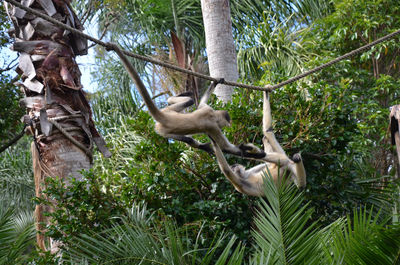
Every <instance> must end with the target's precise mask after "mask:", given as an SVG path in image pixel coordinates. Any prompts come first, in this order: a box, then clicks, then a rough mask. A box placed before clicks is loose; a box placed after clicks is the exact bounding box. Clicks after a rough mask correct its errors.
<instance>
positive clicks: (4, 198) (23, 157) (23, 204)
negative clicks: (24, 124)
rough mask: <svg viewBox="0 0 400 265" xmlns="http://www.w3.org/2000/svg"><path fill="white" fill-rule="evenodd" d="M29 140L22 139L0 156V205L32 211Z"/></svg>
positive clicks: (32, 195) (32, 190)
mask: <svg viewBox="0 0 400 265" xmlns="http://www.w3.org/2000/svg"><path fill="white" fill-rule="evenodd" d="M29 145H30V139H28V138H27V137H24V138H22V139H21V140H20V141H19V142H18V143H17V144H16V145H15V146H12V147H10V148H9V149H7V150H6V151H4V152H3V153H2V154H0V205H2V207H6V208H8V207H10V206H14V208H15V209H19V210H33V206H34V203H33V201H32V198H34V196H35V189H34V187H35V186H34V183H33V172H32V161H31V155H30V152H29Z"/></svg>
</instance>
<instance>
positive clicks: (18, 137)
mask: <svg viewBox="0 0 400 265" xmlns="http://www.w3.org/2000/svg"><path fill="white" fill-rule="evenodd" d="M25 127H26V125H24V128H22V130H21V132H20V133H19V134H17V135H16V136H15V137H14V138H13V139H11V141H9V142H8V143H6V144H5V145H3V146H2V147H1V148H0V153H2V152H3V151H4V150H6V149H7V148H9V147H10V146H12V145H13V144H15V143H16V142H18V140H19V139H21V138H22V136H24V134H25Z"/></svg>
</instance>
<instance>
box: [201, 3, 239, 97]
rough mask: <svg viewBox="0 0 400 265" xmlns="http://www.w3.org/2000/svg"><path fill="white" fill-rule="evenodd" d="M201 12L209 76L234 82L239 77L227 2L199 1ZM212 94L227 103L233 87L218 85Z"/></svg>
mask: <svg viewBox="0 0 400 265" xmlns="http://www.w3.org/2000/svg"><path fill="white" fill-rule="evenodd" d="M201 10H202V13H203V21H204V31H205V35H206V47H207V57H208V65H209V69H210V75H211V76H212V77H215V78H225V79H226V80H229V81H236V80H237V79H238V78H239V75H238V71H237V61H236V60H237V58H236V49H235V44H234V42H233V35H232V21H231V12H230V8H229V0H201ZM214 93H215V95H217V97H218V98H219V99H221V100H222V101H223V102H228V101H230V100H231V97H232V94H233V87H230V86H226V85H218V86H217V87H216V89H215V92H214Z"/></svg>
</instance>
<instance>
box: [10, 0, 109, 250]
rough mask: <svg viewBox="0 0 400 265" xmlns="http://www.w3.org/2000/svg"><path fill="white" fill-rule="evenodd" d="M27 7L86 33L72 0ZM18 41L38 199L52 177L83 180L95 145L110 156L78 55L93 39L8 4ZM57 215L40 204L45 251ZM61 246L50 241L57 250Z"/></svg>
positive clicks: (37, 0) (39, 0)
mask: <svg viewBox="0 0 400 265" xmlns="http://www.w3.org/2000/svg"><path fill="white" fill-rule="evenodd" d="M22 4H24V5H25V6H29V7H31V8H34V9H37V10H41V11H42V12H43V13H45V14H47V15H49V16H52V17H53V18H56V19H57V20H59V21H61V22H63V23H65V24H68V25H73V26H75V28H77V29H80V30H83V27H82V26H81V24H80V22H79V20H78V18H77V16H76V15H75V13H74V12H73V10H72V8H71V6H70V5H69V1H59V0H54V1H52V0H30V1H22ZM6 11H7V13H8V15H9V16H10V18H11V20H12V22H13V24H14V30H13V31H11V35H12V36H11V37H14V38H16V41H15V43H14V44H13V46H12V49H13V50H14V51H16V52H19V54H20V57H19V66H18V68H17V72H18V73H19V74H20V75H21V78H22V81H21V82H19V83H17V85H18V86H19V87H20V89H21V90H22V91H23V92H24V94H25V98H24V99H23V100H21V105H23V106H25V107H26V109H27V115H25V116H24V117H23V121H24V122H25V123H26V124H27V125H28V130H27V133H29V134H31V135H32V136H33V139H34V140H33V143H32V148H31V149H32V160H33V169H34V179H35V190H36V196H37V197H42V198H43V194H42V191H43V189H44V188H45V185H44V180H45V179H46V178H47V177H60V178H61V179H63V180H64V181H65V182H66V183H67V185H68V183H69V179H70V178H72V177H73V178H78V179H80V178H81V174H80V171H81V170H82V169H89V168H90V167H91V166H92V151H93V143H96V144H97V145H98V147H99V149H100V150H101V151H103V154H104V155H105V156H107V157H108V156H110V153H109V152H108V150H107V149H106V148H105V146H104V144H105V143H104V140H103V139H102V138H101V136H100V135H99V133H98V132H97V130H96V128H95V127H94V123H93V120H92V114H91V109H90V106H89V103H88V101H87V99H86V97H85V93H84V92H83V90H82V85H81V82H80V77H81V73H80V71H79V67H78V65H77V63H76V62H75V56H76V55H84V54H87V41H86V40H85V39H82V38H80V37H78V36H75V35H73V34H71V33H70V32H68V31H65V30H63V29H60V28H57V27H56V26H54V25H53V24H51V23H50V22H47V21H45V20H43V19H41V18H38V17H35V16H34V15H32V14H30V13H27V12H25V11H23V10H22V9H20V8H17V7H14V6H12V5H8V4H6ZM46 211H52V209H50V208H49V207H47V206H43V205H38V206H37V207H36V210H35V217H36V222H37V229H38V236H37V241H38V245H39V247H40V248H42V249H45V247H46V245H47V244H45V237H44V235H43V233H44V232H45V228H44V226H45V225H46V223H48V222H47V220H46V219H45V217H44V215H43V213H44V212H46ZM56 245H57V244H52V243H50V248H51V251H52V252H55V251H57V250H58V249H57V246H56Z"/></svg>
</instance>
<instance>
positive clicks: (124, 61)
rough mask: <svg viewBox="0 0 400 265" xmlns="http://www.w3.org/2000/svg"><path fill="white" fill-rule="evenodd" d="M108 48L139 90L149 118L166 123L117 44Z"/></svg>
mask: <svg viewBox="0 0 400 265" xmlns="http://www.w3.org/2000/svg"><path fill="white" fill-rule="evenodd" d="M109 46H110V49H113V50H114V51H115V52H116V53H117V54H118V56H119V58H120V59H121V61H122V64H123V65H124V67H125V69H126V70H127V71H128V74H129V76H130V77H131V79H132V80H133V82H134V83H135V85H136V87H137V89H138V90H139V93H140V95H141V96H142V98H143V100H144V103H145V104H146V106H147V108H148V109H149V112H150V114H151V116H153V118H154V119H155V120H156V121H158V122H160V123H166V119H165V117H164V115H163V114H162V113H161V111H160V110H159V109H158V108H157V106H156V105H155V104H154V102H153V100H152V99H151V97H150V95H149V93H148V92H147V89H146V87H145V85H144V84H143V82H142V80H141V79H140V76H139V74H138V73H137V71H136V69H135V67H133V65H132V64H131V62H130V61H129V60H128V58H127V57H126V56H125V54H123V52H122V50H121V49H120V48H119V46H118V44H115V43H113V44H110V45H109Z"/></svg>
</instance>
